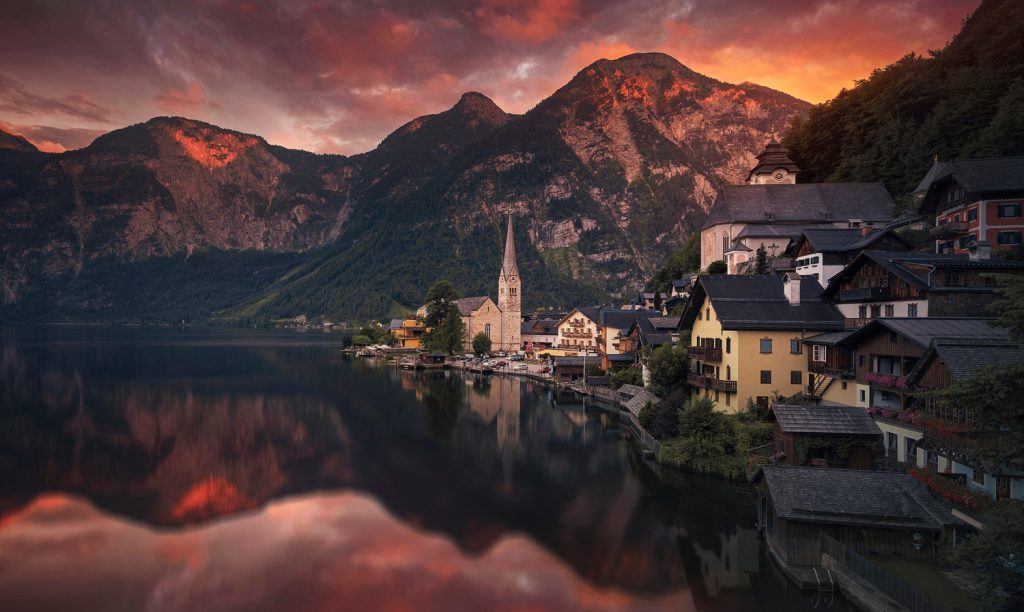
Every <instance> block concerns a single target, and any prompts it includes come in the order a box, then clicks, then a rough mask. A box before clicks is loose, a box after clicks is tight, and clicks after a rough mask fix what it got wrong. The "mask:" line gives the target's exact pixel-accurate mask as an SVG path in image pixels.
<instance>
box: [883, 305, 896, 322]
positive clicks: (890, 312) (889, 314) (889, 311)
mask: <svg viewBox="0 0 1024 612" xmlns="http://www.w3.org/2000/svg"><path fill="white" fill-rule="evenodd" d="M894 310H895V309H894V308H893V305H892V304H886V305H885V316H886V317H889V318H890V319H891V318H892V317H893V316H894V315H893V311H894Z"/></svg>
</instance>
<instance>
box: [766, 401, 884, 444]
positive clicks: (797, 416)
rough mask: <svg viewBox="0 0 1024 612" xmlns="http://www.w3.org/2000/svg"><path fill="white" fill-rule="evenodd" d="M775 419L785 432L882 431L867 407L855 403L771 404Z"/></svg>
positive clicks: (846, 433)
mask: <svg viewBox="0 0 1024 612" xmlns="http://www.w3.org/2000/svg"><path fill="white" fill-rule="evenodd" d="M772 412H774V413H775V419H776V420H777V421H778V422H779V426H780V427H781V428H782V431H784V432H786V433H813V434H843V435H857V436H865V435H866V436H874V435H878V436H881V435H882V430H881V429H879V428H878V425H875V420H874V419H872V418H871V415H869V414H868V411H867V410H865V409H864V408H857V407H855V406H818V405H815V406H791V405H788V404H776V405H775V406H773V407H772Z"/></svg>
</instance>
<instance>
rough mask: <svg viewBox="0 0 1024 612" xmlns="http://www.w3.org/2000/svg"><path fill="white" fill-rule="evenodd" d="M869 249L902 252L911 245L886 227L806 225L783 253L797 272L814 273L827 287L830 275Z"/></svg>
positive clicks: (833, 274) (804, 274)
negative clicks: (851, 227) (807, 226)
mask: <svg viewBox="0 0 1024 612" xmlns="http://www.w3.org/2000/svg"><path fill="white" fill-rule="evenodd" d="M868 249H872V250H882V251H892V252H899V251H904V252H905V251H909V250H910V245H909V244H907V242H906V241H904V240H903V239H902V238H900V237H899V235H898V234H896V233H895V232H893V231H891V230H888V229H880V230H877V229H872V228H869V227H862V228H859V229H837V228H829V229H808V230H804V231H803V232H801V233H800V235H799V236H798V237H797V238H796V239H795V240H794V241H793V242H792V243H791V244H790V246H789V248H788V249H787V250H786V255H787V256H789V257H792V258H793V259H794V260H795V261H794V265H795V272H796V273H797V274H800V275H801V276H815V277H817V279H818V283H820V284H821V286H822V287H827V286H828V283H829V281H830V280H832V277H833V276H835V275H836V274H839V273H840V272H841V271H842V270H843V268H845V267H846V266H847V265H848V264H849V263H850V262H851V261H853V259H854V258H855V257H856V256H857V255H859V254H860V253H861V252H862V251H865V250H868Z"/></svg>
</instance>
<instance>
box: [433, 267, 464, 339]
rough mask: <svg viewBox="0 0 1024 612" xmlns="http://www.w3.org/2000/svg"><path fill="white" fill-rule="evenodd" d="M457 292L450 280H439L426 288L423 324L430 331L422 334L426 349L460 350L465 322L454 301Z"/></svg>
mask: <svg viewBox="0 0 1024 612" xmlns="http://www.w3.org/2000/svg"><path fill="white" fill-rule="evenodd" d="M458 299H459V292H458V291H457V290H456V289H455V285H453V284H452V283H451V282H450V281H446V280H439V281H437V282H436V283H434V284H433V285H431V287H430V289H428V290H427V299H426V303H427V316H426V318H424V320H423V322H424V324H425V325H426V326H427V327H428V328H430V331H428V332H427V333H425V334H423V346H425V347H426V349H427V350H428V351H432V352H436V353H446V354H449V355H451V354H454V353H457V352H459V351H461V350H462V337H463V335H464V334H465V324H464V323H463V322H462V314H461V313H460V312H459V306H458V304H457V303H456V301H457V300H458Z"/></svg>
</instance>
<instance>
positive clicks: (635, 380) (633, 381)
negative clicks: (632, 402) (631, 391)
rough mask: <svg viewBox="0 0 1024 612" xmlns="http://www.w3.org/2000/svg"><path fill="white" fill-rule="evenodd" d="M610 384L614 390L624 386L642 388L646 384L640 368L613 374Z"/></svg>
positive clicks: (629, 368) (617, 371) (626, 369)
mask: <svg viewBox="0 0 1024 612" xmlns="http://www.w3.org/2000/svg"><path fill="white" fill-rule="evenodd" d="M609 384H610V385H611V388H612V389H618V388H619V387H621V386H622V385H636V386H638V387H640V386H643V384H644V375H643V373H642V372H641V371H640V369H639V368H634V367H628V368H622V369H621V370H615V371H613V372H612V376H611V380H610V381H609Z"/></svg>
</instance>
